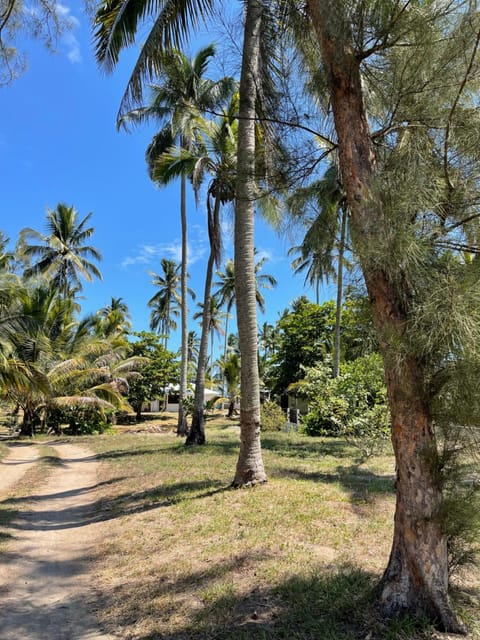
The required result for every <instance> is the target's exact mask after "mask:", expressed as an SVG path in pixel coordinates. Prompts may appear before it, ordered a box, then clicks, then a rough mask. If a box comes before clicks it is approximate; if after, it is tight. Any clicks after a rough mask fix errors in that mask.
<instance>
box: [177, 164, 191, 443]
mask: <svg viewBox="0 0 480 640" xmlns="http://www.w3.org/2000/svg"><path fill="white" fill-rule="evenodd" d="M186 209H187V205H186V178H185V176H182V177H181V182H180V219H181V226H182V265H181V272H180V298H181V310H180V312H181V325H182V346H181V359H180V385H179V386H180V390H179V395H180V398H179V403H178V422H177V435H178V436H185V435H187V432H188V426H187V417H186V415H185V411H184V409H183V402H184V400H185V398H186V397H187V368H188V298H187V295H188V289H187V264H188V260H187V210H186Z"/></svg>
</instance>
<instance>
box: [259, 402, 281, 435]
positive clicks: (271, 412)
mask: <svg viewBox="0 0 480 640" xmlns="http://www.w3.org/2000/svg"><path fill="white" fill-rule="evenodd" d="M260 424H261V429H262V431H281V429H282V427H283V425H284V424H285V416H284V414H283V411H282V409H281V407H279V406H278V404H276V402H271V401H270V400H267V401H266V402H264V403H263V404H262V406H261V409H260Z"/></svg>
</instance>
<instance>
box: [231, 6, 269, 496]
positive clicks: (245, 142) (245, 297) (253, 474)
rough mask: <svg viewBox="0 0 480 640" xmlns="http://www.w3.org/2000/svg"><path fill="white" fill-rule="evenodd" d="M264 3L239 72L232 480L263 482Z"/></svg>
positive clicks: (249, 21) (250, 23)
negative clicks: (258, 143)
mask: <svg viewBox="0 0 480 640" xmlns="http://www.w3.org/2000/svg"><path fill="white" fill-rule="evenodd" d="M261 23H262V3H261V2H259V1H258V0H249V1H248V2H247V5H246V15H245V29H244V41H243V54H242V71H241V76H240V103H239V124H238V152H237V189H236V203H235V298H236V302H237V325H238V337H239V346H240V353H241V358H242V367H241V373H240V390H241V391H240V395H241V397H240V452H239V457H238V462H237V468H236V472H235V478H234V480H233V486H245V485H253V484H258V483H262V482H266V480H267V476H266V473H265V469H264V465H263V459H262V451H261V445H260V381H259V373H258V351H257V349H258V347H257V306H256V304H257V303H256V282H255V257H254V203H255V196H256V188H255V187H256V185H255V97H256V85H257V81H258V60H259V52H260V33H261Z"/></svg>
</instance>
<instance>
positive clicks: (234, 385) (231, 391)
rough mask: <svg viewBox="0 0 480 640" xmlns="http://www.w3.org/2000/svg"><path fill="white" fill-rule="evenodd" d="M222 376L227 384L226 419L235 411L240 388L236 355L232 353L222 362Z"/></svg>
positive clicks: (238, 359)
mask: <svg viewBox="0 0 480 640" xmlns="http://www.w3.org/2000/svg"><path fill="white" fill-rule="evenodd" d="M223 375H224V378H225V380H226V383H227V394H228V399H229V403H228V412H227V418H232V417H233V414H234V411H235V399H236V397H237V395H238V391H239V388H240V358H239V356H238V354H237V353H232V354H230V356H229V357H228V358H227V359H226V360H225V361H224V369H223Z"/></svg>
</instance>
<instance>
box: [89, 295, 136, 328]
mask: <svg viewBox="0 0 480 640" xmlns="http://www.w3.org/2000/svg"><path fill="white" fill-rule="evenodd" d="M97 316H98V323H97V327H98V332H99V334H100V335H102V336H103V337H105V338H108V337H110V336H112V335H125V334H127V333H128V332H129V331H130V330H131V328H132V325H131V322H130V320H131V315H130V311H129V309H128V305H127V304H126V302H124V300H123V298H114V297H113V296H112V298H111V300H110V304H107V305H106V306H105V307H102V308H101V309H100V310H99V311H98V312H97Z"/></svg>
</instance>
